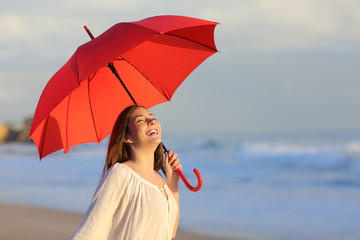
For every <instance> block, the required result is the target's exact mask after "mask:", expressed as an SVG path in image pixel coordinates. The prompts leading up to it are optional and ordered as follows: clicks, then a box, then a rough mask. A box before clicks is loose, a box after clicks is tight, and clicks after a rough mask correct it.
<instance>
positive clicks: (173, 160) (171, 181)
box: [164, 150, 182, 192]
mask: <svg viewBox="0 0 360 240" xmlns="http://www.w3.org/2000/svg"><path fill="white" fill-rule="evenodd" d="M164 168H165V172H166V178H167V180H166V182H167V185H168V186H169V188H170V190H171V191H173V192H174V191H175V192H177V191H178V190H179V188H178V183H179V174H178V173H177V171H176V169H178V168H180V169H182V166H181V164H180V159H179V158H177V153H172V152H171V151H170V150H169V151H168V152H166V153H165V161H164Z"/></svg>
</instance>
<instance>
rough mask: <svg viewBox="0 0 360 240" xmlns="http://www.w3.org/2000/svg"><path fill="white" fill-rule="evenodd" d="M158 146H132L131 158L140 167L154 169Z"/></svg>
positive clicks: (148, 169) (147, 169)
mask: <svg viewBox="0 0 360 240" xmlns="http://www.w3.org/2000/svg"><path fill="white" fill-rule="evenodd" d="M155 150H156V148H155V149H153V148H132V149H131V160H132V161H133V162H135V163H136V165H137V166H138V167H139V168H142V169H143V170H146V171H151V172H152V171H154V152H155Z"/></svg>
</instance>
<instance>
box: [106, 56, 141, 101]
mask: <svg viewBox="0 0 360 240" xmlns="http://www.w3.org/2000/svg"><path fill="white" fill-rule="evenodd" d="M108 67H109V68H110V70H111V72H112V73H113V74H114V75H115V77H116V78H117V79H118V80H119V81H120V83H121V85H122V86H123V88H124V89H125V90H126V92H127V94H128V95H129V97H130V98H131V100H132V101H133V103H134V104H135V105H137V103H136V101H135V99H134V98H133V96H132V95H131V93H130V91H129V89H127V87H126V86H125V84H124V83H123V81H122V80H121V78H120V76H119V74H118V72H117V70H116V68H115V67H114V64H113V63H109V64H108Z"/></svg>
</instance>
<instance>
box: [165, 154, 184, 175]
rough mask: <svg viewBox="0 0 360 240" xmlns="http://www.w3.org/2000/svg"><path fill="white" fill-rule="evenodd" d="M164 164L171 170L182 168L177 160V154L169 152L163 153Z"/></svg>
mask: <svg viewBox="0 0 360 240" xmlns="http://www.w3.org/2000/svg"><path fill="white" fill-rule="evenodd" d="M165 164H170V166H171V168H172V170H174V171H175V170H176V169H178V168H180V169H181V168H182V166H181V164H180V159H178V158H177V153H172V152H171V151H170V150H169V151H168V152H166V153H165Z"/></svg>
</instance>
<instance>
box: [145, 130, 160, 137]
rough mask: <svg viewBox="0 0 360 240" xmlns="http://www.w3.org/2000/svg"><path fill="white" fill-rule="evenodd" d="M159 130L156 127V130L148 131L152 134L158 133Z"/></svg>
mask: <svg viewBox="0 0 360 240" xmlns="http://www.w3.org/2000/svg"><path fill="white" fill-rule="evenodd" d="M157 133H158V132H157V130H156V129H154V130H151V131H150V132H148V134H147V135H148V136H149V135H152V134H157Z"/></svg>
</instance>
